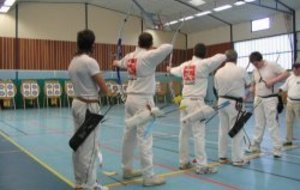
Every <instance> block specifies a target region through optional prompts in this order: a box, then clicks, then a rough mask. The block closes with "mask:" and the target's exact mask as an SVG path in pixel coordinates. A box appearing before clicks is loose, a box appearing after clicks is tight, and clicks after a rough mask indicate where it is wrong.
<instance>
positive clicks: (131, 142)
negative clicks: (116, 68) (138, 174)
mask: <svg viewBox="0 0 300 190" xmlns="http://www.w3.org/2000/svg"><path fill="white" fill-rule="evenodd" d="M147 104H149V105H150V106H151V107H154V101H153V96H148V95H132V94H128V96H127V99H126V103H125V118H130V117H132V116H134V114H135V113H136V112H138V111H140V110H143V109H146V105H147ZM147 124H148V123H147ZM147 124H145V125H140V126H134V127H128V126H125V128H124V135H123V147H122V168H123V169H132V162H133V159H134V150H135V147H136V145H138V148H139V150H140V151H139V152H140V158H141V167H142V172H143V175H144V176H145V177H150V176H152V175H154V172H153V152H152V145H153V139H152V134H148V135H147V137H144V130H145V127H146V126H147Z"/></svg>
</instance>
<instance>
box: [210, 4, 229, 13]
mask: <svg viewBox="0 0 300 190" xmlns="http://www.w3.org/2000/svg"><path fill="white" fill-rule="evenodd" d="M231 7H232V6H231V5H229V4H227V5H223V6H220V7H216V8H214V11H216V12H220V11H223V10H226V9H230V8H231Z"/></svg>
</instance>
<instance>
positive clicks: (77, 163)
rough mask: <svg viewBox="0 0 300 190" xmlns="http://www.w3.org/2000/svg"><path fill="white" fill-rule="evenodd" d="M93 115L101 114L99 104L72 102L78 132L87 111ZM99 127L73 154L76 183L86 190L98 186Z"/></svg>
mask: <svg viewBox="0 0 300 190" xmlns="http://www.w3.org/2000/svg"><path fill="white" fill-rule="evenodd" d="M87 109H89V110H90V111H91V112H92V113H99V112H100V106H99V104H98V103H90V104H87V103H84V102H81V101H79V100H77V99H74V100H73V102H72V116H73V121H74V127H75V128H74V130H75V132H76V131H77V130H78V128H79V127H80V125H81V124H82V123H83V122H84V119H85V114H86V110H87ZM98 130H99V126H98V127H97V128H95V130H94V131H93V132H91V133H90V135H89V136H88V137H87V138H86V139H85V141H84V142H83V143H82V144H81V145H80V146H79V148H78V149H77V151H76V152H73V167H74V174H75V183H76V185H77V186H80V187H82V188H84V189H92V188H94V187H95V186H96V185H97V181H96V179H97V162H96V158H97V148H96V147H97V139H98V134H97V133H98Z"/></svg>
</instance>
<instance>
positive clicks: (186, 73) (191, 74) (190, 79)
mask: <svg viewBox="0 0 300 190" xmlns="http://www.w3.org/2000/svg"><path fill="white" fill-rule="evenodd" d="M195 71H196V66H195V65H188V66H185V67H184V69H183V80H184V84H186V85H191V84H194V83H195V78H196V72H195Z"/></svg>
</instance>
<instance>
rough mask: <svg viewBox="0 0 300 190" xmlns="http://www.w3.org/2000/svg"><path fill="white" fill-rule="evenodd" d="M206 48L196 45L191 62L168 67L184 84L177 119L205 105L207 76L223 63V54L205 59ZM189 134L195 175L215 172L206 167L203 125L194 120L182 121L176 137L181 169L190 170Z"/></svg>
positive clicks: (202, 45)
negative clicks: (193, 152)
mask: <svg viewBox="0 0 300 190" xmlns="http://www.w3.org/2000/svg"><path fill="white" fill-rule="evenodd" d="M205 54H206V47H205V45H204V44H201V43H199V44H196V45H195V47H194V56H193V58H192V59H191V60H189V61H186V62H184V63H182V64H181V65H180V66H177V67H174V68H169V67H168V68H167V70H168V71H170V73H171V74H173V75H175V76H178V77H181V78H182V82H183V89H182V96H183V99H182V101H181V105H185V106H187V109H185V110H181V111H180V117H181V118H184V117H185V116H186V115H188V114H190V113H192V112H194V111H195V110H196V109H199V108H201V107H203V106H204V105H205V102H204V98H205V96H206V92H207V83H208V76H209V73H211V72H213V71H214V70H215V69H217V68H218V67H219V66H220V65H221V64H222V63H223V62H224V61H225V60H226V56H225V55H224V54H216V55H215V56H212V57H210V58H207V59H204V57H205ZM191 133H192V135H193V137H194V145H195V148H194V150H195V157H196V161H197V163H196V173H198V174H205V173H215V172H216V169H215V168H208V167H207V157H206V152H205V122H200V121H196V122H194V123H191V122H190V123H184V122H181V127H180V134H179V163H180V167H179V168H180V169H188V168H190V167H191V163H190V161H189V143H188V141H189V136H190V134H191Z"/></svg>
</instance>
